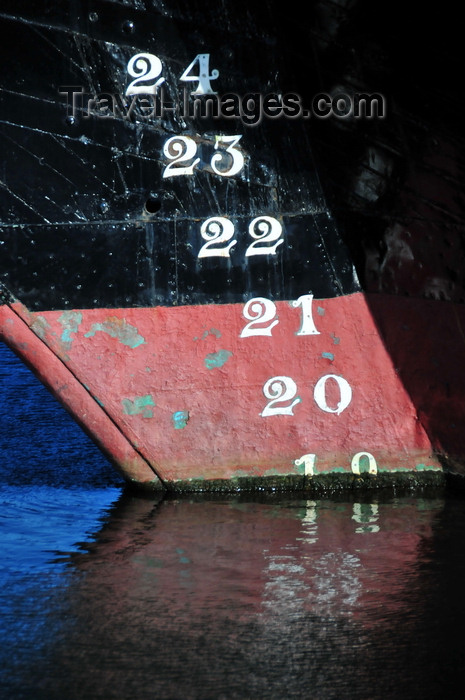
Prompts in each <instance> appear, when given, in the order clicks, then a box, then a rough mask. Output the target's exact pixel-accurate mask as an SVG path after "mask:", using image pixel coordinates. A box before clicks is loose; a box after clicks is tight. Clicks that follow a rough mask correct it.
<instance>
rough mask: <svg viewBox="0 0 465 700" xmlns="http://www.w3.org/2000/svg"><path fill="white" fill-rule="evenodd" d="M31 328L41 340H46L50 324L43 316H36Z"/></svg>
mask: <svg viewBox="0 0 465 700" xmlns="http://www.w3.org/2000/svg"><path fill="white" fill-rule="evenodd" d="M31 330H33V331H34V333H35V334H36V335H37V336H38V337H39V338H40V339H41V340H44V338H45V337H46V335H47V333H48V331H49V330H50V325H49V323H48V321H46V320H45V318H44V317H43V316H36V317H35V319H34V322H33V323H32V324H31Z"/></svg>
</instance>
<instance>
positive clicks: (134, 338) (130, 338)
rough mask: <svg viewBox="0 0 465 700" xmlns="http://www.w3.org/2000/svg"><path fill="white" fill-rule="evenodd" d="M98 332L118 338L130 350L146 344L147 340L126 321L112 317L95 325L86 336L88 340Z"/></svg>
mask: <svg viewBox="0 0 465 700" xmlns="http://www.w3.org/2000/svg"><path fill="white" fill-rule="evenodd" d="M97 331H101V332H102V333H107V334H108V335H109V336H111V337H112V338H116V339H117V340H119V342H120V343H122V344H123V345H127V346H129V347H130V348H137V346H138V345H142V343H145V338H143V337H142V336H141V335H139V333H138V330H137V328H135V327H134V326H131V324H130V323H127V321H126V319H124V318H123V319H121V318H116V317H112V318H109V319H107V320H106V321H103V323H93V324H92V327H91V329H90V331H88V332H87V333H86V334H85V337H86V338H92V337H93V336H94V335H95V334H96V333H97Z"/></svg>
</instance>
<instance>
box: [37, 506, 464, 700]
mask: <svg viewBox="0 0 465 700" xmlns="http://www.w3.org/2000/svg"><path fill="white" fill-rule="evenodd" d="M378 498H380V496H379V495H378ZM443 510H444V501H443V499H442V498H439V497H435V498H414V497H402V498H397V499H394V500H393V499H390V500H386V501H385V502H383V500H377V501H369V502H368V501H359V502H357V501H354V502H349V501H347V497H346V500H324V499H321V500H317V501H308V500H296V499H294V500H288V501H283V500H280V501H279V502H273V501H271V500H269V499H268V500H266V501H263V502H257V501H254V502H248V501H245V500H243V498H241V499H238V500H228V501H224V500H221V501H220V500H216V501H215V500H213V499H207V500H206V499H205V498H203V499H201V500H200V499H199V500H196V499H194V500H193V499H189V500H164V501H162V502H161V503H159V504H154V503H153V502H152V501H150V500H144V499H140V498H134V497H128V496H126V495H123V497H122V498H121V500H120V501H119V502H118V503H117V504H116V505H115V507H114V508H113V510H112V512H111V515H110V517H109V519H108V520H107V521H106V523H105V524H104V526H103V528H102V530H101V531H100V532H99V533H98V534H97V535H96V538H95V540H94V541H92V542H89V543H87V544H86V545H85V547H84V551H81V552H78V553H74V554H70V555H69V558H68V561H69V567H68V568H69V574H70V576H69V578H68V577H67V582H68V586H67V588H66V590H65V601H64V606H65V607H66V613H65V620H64V625H63V626H62V633H61V635H60V639H59V640H55V642H53V643H51V647H50V650H49V654H48V655H47V659H44V660H43V664H42V665H39V666H38V667H37V669H36V673H40V678H39V677H38V679H37V685H36V689H37V688H40V692H41V693H44V695H43V696H42V695H40V697H47V698H63V697H66V698H87V699H88V698H97V697H98V698H100V697H105V698H129V697H134V698H137V699H138V700H145V698H151V699H152V698H157V700H158V699H159V698H173V699H178V698H179V699H183V700H185V699H187V698H201V699H204V698H215V699H216V700H221V699H226V700H229V699H231V698H255V697H256V698H279V699H284V698H286V699H287V698H312V699H313V698H318V699H319V698H324V699H326V698H338V699H341V698H344V699H346V698H357V699H358V698H367V699H368V698H370V699H373V698H383V700H384V699H386V698H394V697H395V698H396V699H398V698H416V697H422V698H429V697H437V696H438V695H437V693H439V692H440V689H441V688H443V689H445V688H447V687H448V685H447V683H448V682H449V681H450V682H451V676H450V674H449V676H447V677H445V676H444V675H443V674H442V672H441V669H439V671H438V661H437V660H438V653H439V656H440V655H441V653H445V649H446V646H443V647H442V651H441V650H440V651H439V652H438V648H437V641H436V639H435V635H436V631H435V625H436V624H437V618H436V617H435V618H434V619H433V620H431V619H429V610H432V609H434V607H435V606H434V605H433V604H432V603H431V595H432V592H433V593H434V591H435V590H436V589H440V588H441V586H440V585H439V583H438V579H437V577H436V574H434V575H433V576H432V575H431V570H432V569H434V564H432V558H431V557H432V554H431V552H432V550H433V548H434V532H435V528H436V527H437V523H438V522H439V521H440V518H441V516H442V513H443ZM439 574H441V571H439ZM462 581H463V569H462ZM60 614H61V615H63V614H64V608H63V607H62V608H61V610H60ZM443 642H444V640H443ZM430 656H432V658H431V659H430V658H429V657H430ZM433 660H436V663H430V662H431V661H433ZM441 663H442V661H440V662H439V665H440V664H441ZM40 666H41V667H40ZM36 697H38V696H37V695H36ZM449 697H452V696H451V695H449Z"/></svg>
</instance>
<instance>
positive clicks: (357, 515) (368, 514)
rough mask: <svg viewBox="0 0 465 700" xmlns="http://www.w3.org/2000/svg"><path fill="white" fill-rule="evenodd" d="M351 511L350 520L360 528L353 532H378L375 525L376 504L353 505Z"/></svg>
mask: <svg viewBox="0 0 465 700" xmlns="http://www.w3.org/2000/svg"><path fill="white" fill-rule="evenodd" d="M352 510H353V514H352V520H355V522H356V523H360V527H356V528H355V532H357V533H363V532H379V525H378V524H377V522H378V518H379V513H378V505H377V504H376V503H354V504H353V507H352Z"/></svg>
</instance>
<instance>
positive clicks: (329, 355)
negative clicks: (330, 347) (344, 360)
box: [321, 352, 334, 362]
mask: <svg viewBox="0 0 465 700" xmlns="http://www.w3.org/2000/svg"><path fill="white" fill-rule="evenodd" d="M321 357H324V358H325V359H326V360H331V362H333V360H334V355H333V353H332V352H322V353H321Z"/></svg>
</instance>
